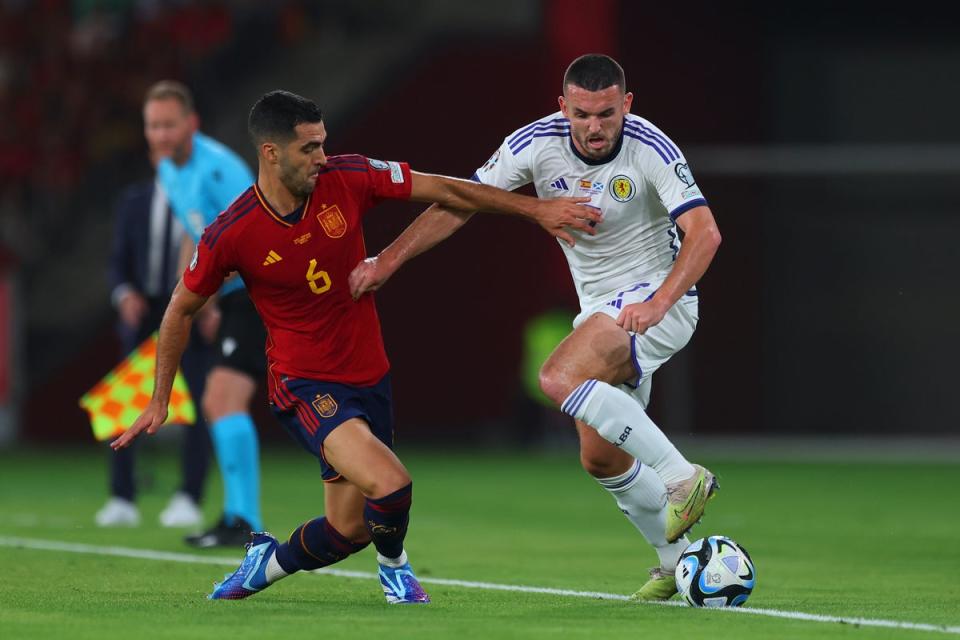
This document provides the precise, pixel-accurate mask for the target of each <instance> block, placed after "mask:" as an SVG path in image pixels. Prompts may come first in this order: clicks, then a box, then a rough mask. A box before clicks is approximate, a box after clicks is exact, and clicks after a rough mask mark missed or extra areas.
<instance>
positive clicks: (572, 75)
mask: <svg viewBox="0 0 960 640" xmlns="http://www.w3.org/2000/svg"><path fill="white" fill-rule="evenodd" d="M570 84H572V85H575V86H577V87H580V88H581V89H586V90H587V91H600V90H602V89H606V88H607V87H612V86H614V85H616V86H618V87H620V91H626V89H627V83H626V79H625V78H624V75H623V67H621V66H620V65H619V64H617V61H616V60H614V59H613V58H611V57H610V56H605V55H603V54H601V53H588V54H587V55H585V56H580V57H579V58H577V59H576V60H574V61H573V62H571V63H570V66H569V67H567V72H566V73H565V74H563V89H564V91H566V89H567V85H570Z"/></svg>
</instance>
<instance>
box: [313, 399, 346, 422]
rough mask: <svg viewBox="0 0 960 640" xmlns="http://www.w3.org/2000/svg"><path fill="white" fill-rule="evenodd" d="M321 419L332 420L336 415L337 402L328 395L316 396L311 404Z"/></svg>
mask: <svg viewBox="0 0 960 640" xmlns="http://www.w3.org/2000/svg"><path fill="white" fill-rule="evenodd" d="M311 404H312V405H313V408H314V409H316V411H317V413H318V414H320V417H321V418H332V417H333V416H334V415H336V413H337V409H339V407H338V406H337V401H336V400H334V399H333V396H331V395H330V394H329V393H326V394H324V395H322V396H321V395H320V394H317V397H316V398H314V399H313V402H312V403H311Z"/></svg>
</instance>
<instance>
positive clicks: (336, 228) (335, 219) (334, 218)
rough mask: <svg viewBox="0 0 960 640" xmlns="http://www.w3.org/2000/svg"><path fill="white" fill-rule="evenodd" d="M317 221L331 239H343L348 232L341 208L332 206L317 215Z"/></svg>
mask: <svg viewBox="0 0 960 640" xmlns="http://www.w3.org/2000/svg"><path fill="white" fill-rule="evenodd" d="M317 220H319V221H320V226H321V227H323V231H324V233H326V234H327V235H328V236H330V237H331V238H342V237H343V234H345V233H346V232H347V221H346V219H344V217H343V213H341V212H340V207H338V206H337V205H332V206H329V207H327V208H326V209H324V210H323V211H321V212H320V213H318V214H317Z"/></svg>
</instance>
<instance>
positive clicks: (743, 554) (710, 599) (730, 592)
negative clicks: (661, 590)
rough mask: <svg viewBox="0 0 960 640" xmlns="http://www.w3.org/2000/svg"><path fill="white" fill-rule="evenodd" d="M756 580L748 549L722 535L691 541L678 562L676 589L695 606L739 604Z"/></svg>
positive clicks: (747, 594) (748, 593) (745, 598)
mask: <svg viewBox="0 0 960 640" xmlns="http://www.w3.org/2000/svg"><path fill="white" fill-rule="evenodd" d="M756 583H757V572H756V569H754V566H753V561H752V560H751V559H750V555H749V554H748V553H747V550H746V549H744V548H743V547H741V546H740V545H739V544H737V543H736V542H734V541H733V540H731V539H730V538H727V537H725V536H710V537H709V538H700V539H699V540H697V541H695V542H692V543H691V544H690V546H688V547H687V548H686V549H684V551H683V553H682V554H681V555H680V562H679V564H677V590H678V591H679V592H680V595H681V596H683V599H684V600H686V601H687V603H688V604H690V605H692V606H694V607H739V606H740V605H742V604H743V603H744V602H746V601H747V598H749V597H750V593H751V592H752V591H753V587H754V585H755V584H756Z"/></svg>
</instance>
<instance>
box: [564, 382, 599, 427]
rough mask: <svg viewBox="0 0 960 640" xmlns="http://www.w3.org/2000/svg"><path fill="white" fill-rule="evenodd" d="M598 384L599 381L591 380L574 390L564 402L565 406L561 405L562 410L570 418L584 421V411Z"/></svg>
mask: <svg viewBox="0 0 960 640" xmlns="http://www.w3.org/2000/svg"><path fill="white" fill-rule="evenodd" d="M597 382H598V380H594V379H593V378H591V379H589V380H586V381H585V382H584V383H583V384H581V385H580V386H579V387H577V388H576V389H574V390H573V391H572V392H571V393H570V395H569V396H567V399H566V400H564V401H563V404H562V405H560V410H561V411H563V412H564V413H565V414H567V415H569V416H573V417H574V418H577V419H578V420H582V419H583V410H584V408H585V407H586V405H587V400H588V398H589V397H590V393H591V392H592V391H593V388H594V387H595V386H597Z"/></svg>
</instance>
